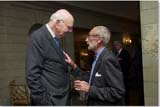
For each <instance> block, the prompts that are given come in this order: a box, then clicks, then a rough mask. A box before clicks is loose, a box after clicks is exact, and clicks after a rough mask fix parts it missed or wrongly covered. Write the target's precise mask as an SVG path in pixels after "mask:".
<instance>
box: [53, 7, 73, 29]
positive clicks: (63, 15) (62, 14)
mask: <svg viewBox="0 0 160 107" xmlns="http://www.w3.org/2000/svg"><path fill="white" fill-rule="evenodd" d="M56 19H59V20H63V21H65V22H68V23H72V25H70V26H73V23H74V18H73V16H72V15H71V13H70V12H69V11H67V10H66V9H60V10H57V11H56V12H55V13H53V14H52V15H51V17H50V20H51V21H53V20H56Z"/></svg>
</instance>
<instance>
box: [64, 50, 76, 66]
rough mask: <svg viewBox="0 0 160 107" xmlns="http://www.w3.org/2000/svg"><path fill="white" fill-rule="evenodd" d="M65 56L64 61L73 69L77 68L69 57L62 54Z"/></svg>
mask: <svg viewBox="0 0 160 107" xmlns="http://www.w3.org/2000/svg"><path fill="white" fill-rule="evenodd" d="M63 53H64V55H65V61H66V62H67V63H68V64H69V65H70V66H71V67H72V68H73V69H75V68H77V65H76V64H75V63H74V61H73V60H72V59H71V58H70V57H69V55H68V54H67V53H65V52H63Z"/></svg>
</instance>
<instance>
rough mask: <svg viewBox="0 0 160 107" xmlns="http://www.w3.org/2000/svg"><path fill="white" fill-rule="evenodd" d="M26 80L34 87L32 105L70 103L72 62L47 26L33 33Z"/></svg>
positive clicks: (28, 49) (27, 61) (32, 88)
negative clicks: (68, 63) (69, 64)
mask: <svg viewBox="0 0 160 107" xmlns="http://www.w3.org/2000/svg"><path fill="white" fill-rule="evenodd" d="M26 81H27V84H28V86H29V88H30V90H31V100H32V105H66V104H67V99H68V95H69V90H70V89H69V85H70V79H69V72H68V66H67V63H66V62H65V60H64V55H63V53H62V51H61V50H60V49H59V48H57V45H56V43H55V42H54V39H53V37H52V36H51V34H50V33H49V32H48V29H47V28H46V26H43V27H41V28H40V29H39V30H37V31H35V32H34V33H33V34H32V35H31V38H30V41H29V45H28V48H27V57H26Z"/></svg>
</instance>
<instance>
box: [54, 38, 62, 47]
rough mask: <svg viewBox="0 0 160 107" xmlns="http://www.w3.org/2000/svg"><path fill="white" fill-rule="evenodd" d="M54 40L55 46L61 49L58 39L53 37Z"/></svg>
mask: <svg viewBox="0 0 160 107" xmlns="http://www.w3.org/2000/svg"><path fill="white" fill-rule="evenodd" d="M54 40H55V42H56V44H57V46H58V47H59V48H60V47H61V44H60V40H59V38H57V37H55V38H54Z"/></svg>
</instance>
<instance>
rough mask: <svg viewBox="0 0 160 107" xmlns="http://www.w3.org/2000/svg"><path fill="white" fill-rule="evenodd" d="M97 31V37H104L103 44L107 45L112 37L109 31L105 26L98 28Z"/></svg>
mask: <svg viewBox="0 0 160 107" xmlns="http://www.w3.org/2000/svg"><path fill="white" fill-rule="evenodd" d="M95 29H96V32H95V35H99V36H100V37H102V38H103V43H104V44H105V45H107V44H108V43H109V41H110V36H111V33H110V31H109V29H108V28H107V27H105V26H96V27H95Z"/></svg>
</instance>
